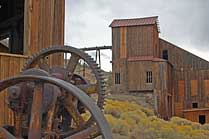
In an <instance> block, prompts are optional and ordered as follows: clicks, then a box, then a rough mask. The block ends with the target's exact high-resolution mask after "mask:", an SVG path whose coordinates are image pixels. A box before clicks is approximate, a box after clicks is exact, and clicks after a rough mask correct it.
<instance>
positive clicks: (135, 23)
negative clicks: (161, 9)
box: [110, 16, 160, 32]
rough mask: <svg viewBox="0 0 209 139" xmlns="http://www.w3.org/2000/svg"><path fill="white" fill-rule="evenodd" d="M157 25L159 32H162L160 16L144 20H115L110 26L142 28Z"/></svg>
mask: <svg viewBox="0 0 209 139" xmlns="http://www.w3.org/2000/svg"><path fill="white" fill-rule="evenodd" d="M153 24H157V26H158V32H160V28H159V25H158V24H159V23H158V16H153V17H144V18H132V19H115V20H113V21H112V23H111V24H110V27H127V26H141V25H153Z"/></svg>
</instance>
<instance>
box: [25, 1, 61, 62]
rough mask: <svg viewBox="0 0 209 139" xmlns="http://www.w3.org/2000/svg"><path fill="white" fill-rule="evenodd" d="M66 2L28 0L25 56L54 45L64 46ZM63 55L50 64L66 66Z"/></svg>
mask: <svg viewBox="0 0 209 139" xmlns="http://www.w3.org/2000/svg"><path fill="white" fill-rule="evenodd" d="M64 19H65V0H26V1H25V13H24V54H25V55H32V54H34V53H36V52H37V51H40V50H41V49H43V48H47V47H49V46H52V45H64ZM63 57H64V56H63V55H60V54H59V55H56V56H54V57H52V58H51V60H50V64H53V65H60V64H64V61H63V59H64V58H63Z"/></svg>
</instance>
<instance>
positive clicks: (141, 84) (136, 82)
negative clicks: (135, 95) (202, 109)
mask: <svg viewBox="0 0 209 139" xmlns="http://www.w3.org/2000/svg"><path fill="white" fill-rule="evenodd" d="M153 64H154V63H153V62H152V61H135V62H134V61H132V62H131V61H130V62H128V90H129V91H151V90H153V83H146V79H147V76H146V75H147V74H146V72H147V71H153V77H154V76H155V74H154V69H153ZM153 81H154V79H153Z"/></svg>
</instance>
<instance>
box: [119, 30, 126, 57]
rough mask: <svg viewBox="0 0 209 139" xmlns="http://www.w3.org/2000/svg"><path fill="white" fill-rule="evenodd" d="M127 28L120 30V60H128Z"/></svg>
mask: <svg viewBox="0 0 209 139" xmlns="http://www.w3.org/2000/svg"><path fill="white" fill-rule="evenodd" d="M126 32H127V27H121V28H120V58H127V43H126V36H127V33H126Z"/></svg>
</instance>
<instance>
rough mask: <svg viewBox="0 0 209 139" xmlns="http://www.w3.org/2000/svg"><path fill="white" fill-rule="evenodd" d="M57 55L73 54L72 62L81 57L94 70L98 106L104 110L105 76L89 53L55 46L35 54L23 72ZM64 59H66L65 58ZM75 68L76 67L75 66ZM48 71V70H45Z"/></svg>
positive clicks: (69, 64)
mask: <svg viewBox="0 0 209 139" xmlns="http://www.w3.org/2000/svg"><path fill="white" fill-rule="evenodd" d="M55 53H71V54H72V55H73V57H72V61H73V60H74V61H76V60H78V59H76V57H79V58H80V59H83V60H84V61H85V62H86V63H87V64H88V65H89V67H90V69H91V70H92V72H93V74H94V75H95V78H96V81H97V85H98V92H97V93H98V100H97V105H98V106H99V107H100V109H103V107H104V100H105V95H106V94H105V81H104V74H103V71H102V70H101V69H100V67H99V66H98V64H97V63H96V62H95V61H94V59H93V58H92V57H91V56H89V55H88V54H87V53H85V52H83V51H82V50H79V49H77V48H74V47H71V46H53V47H49V48H45V49H43V50H41V51H40V52H38V53H36V54H34V55H33V56H32V57H31V58H30V59H29V60H28V61H27V62H26V64H25V66H24V68H23V70H27V69H29V68H33V67H35V65H37V64H38V62H39V61H40V60H41V59H42V58H45V57H47V56H49V55H50V54H55ZM63 58H64V57H63ZM72 65H73V64H71V63H70V62H69V63H68V65H67V68H69V66H72ZM73 66H75V65H73ZM42 68H46V65H44V64H42ZM45 70H47V68H46V69H45Z"/></svg>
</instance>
